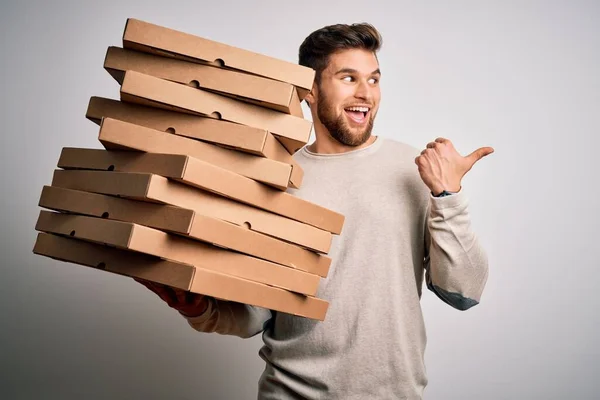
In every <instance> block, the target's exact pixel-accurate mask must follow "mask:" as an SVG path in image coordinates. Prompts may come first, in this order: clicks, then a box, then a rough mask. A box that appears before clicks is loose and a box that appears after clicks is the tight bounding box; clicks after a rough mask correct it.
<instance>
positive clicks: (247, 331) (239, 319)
mask: <svg viewBox="0 0 600 400" xmlns="http://www.w3.org/2000/svg"><path fill="white" fill-rule="evenodd" d="M134 280H135V281H137V282H139V283H141V284H142V285H144V286H145V287H146V288H148V289H150V291H152V292H154V293H155V294H156V295H158V297H160V298H161V299H162V300H163V301H164V302H165V303H167V305H168V306H169V307H171V308H173V309H175V310H177V311H178V312H179V314H181V315H182V316H183V317H184V318H185V319H187V321H188V323H189V324H190V326H191V327H192V328H194V329H195V330H197V331H200V332H206V333H212V332H216V333H219V334H222V335H232V336H238V337H241V338H249V337H252V336H254V335H256V334H258V333H259V332H261V331H262V330H263V329H264V327H265V325H266V323H267V322H268V321H269V320H270V319H271V317H272V314H271V310H268V309H265V308H261V307H254V306H249V305H245V304H241V303H236V302H232V301H225V300H217V299H215V298H213V297H210V296H204V295H201V294H198V293H192V292H188V291H185V290H182V289H177V288H173V287H169V286H166V285H163V284H160V283H156V282H151V281H147V280H144V279H139V278H134Z"/></svg>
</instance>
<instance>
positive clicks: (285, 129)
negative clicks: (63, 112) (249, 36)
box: [120, 71, 313, 154]
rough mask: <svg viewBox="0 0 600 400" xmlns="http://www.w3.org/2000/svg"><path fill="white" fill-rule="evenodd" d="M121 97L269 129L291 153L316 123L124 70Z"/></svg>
mask: <svg viewBox="0 0 600 400" xmlns="http://www.w3.org/2000/svg"><path fill="white" fill-rule="evenodd" d="M120 98H121V100H122V101H126V102H129V103H137V104H141V105H147V106H151V107H155V108H162V109H167V110H174V111H178V112H184V113H189V114H193V115H202V116H205V117H210V118H217V119H221V120H224V121H229V122H235V123H238V124H242V125H247V126H251V127H253V128H259V129H266V130H268V131H269V132H271V133H272V134H273V135H275V136H276V138H277V140H279V141H280V142H281V143H282V144H283V146H284V147H285V148H286V149H287V150H288V152H289V153H290V154H294V153H295V152H296V151H298V150H299V149H300V148H302V146H304V145H305V144H307V143H308V140H309V139H310V134H311V130H312V125H313V124H312V122H311V121H310V120H307V119H304V118H300V117H296V116H293V115H288V114H284V113H281V112H279V111H274V110H270V109H268V108H264V107H260V106H257V105H254V104H248V103H244V102H242V101H239V100H236V99H232V98H229V97H226V96H222V95H219V94H216V93H210V92H206V91H202V90H198V89H195V88H193V87H189V86H186V85H181V84H179V83H175V82H171V81H168V80H165V79H160V78H156V77H154V76H150V75H146V74H142V73H139V72H136V71H126V72H125V76H124V78H123V84H122V85H121V90H120Z"/></svg>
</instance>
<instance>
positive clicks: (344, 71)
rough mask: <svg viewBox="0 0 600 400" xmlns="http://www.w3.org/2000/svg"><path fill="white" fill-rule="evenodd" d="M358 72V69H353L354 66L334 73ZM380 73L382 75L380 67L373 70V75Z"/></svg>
mask: <svg viewBox="0 0 600 400" xmlns="http://www.w3.org/2000/svg"><path fill="white" fill-rule="evenodd" d="M356 73H358V71H357V70H355V69H353V68H342V69H340V70H339V71H337V72H336V73H335V74H334V75H339V74H356ZM376 74H379V75H381V70H380V69H379V68H377V69H376V70H375V71H373V72H371V75H376Z"/></svg>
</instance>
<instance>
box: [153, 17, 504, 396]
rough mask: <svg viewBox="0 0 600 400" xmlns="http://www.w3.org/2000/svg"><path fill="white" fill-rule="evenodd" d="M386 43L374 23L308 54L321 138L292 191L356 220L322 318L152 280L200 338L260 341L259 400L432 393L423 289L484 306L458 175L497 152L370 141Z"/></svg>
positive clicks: (316, 38) (480, 269) (315, 43)
mask: <svg viewBox="0 0 600 400" xmlns="http://www.w3.org/2000/svg"><path fill="white" fill-rule="evenodd" d="M380 46H381V37H380V35H379V33H378V32H377V30H376V29H375V28H374V27H372V26H371V25H368V24H354V25H341V24H339V25H333V26H328V27H324V28H322V29H320V30H317V31H315V32H313V33H312V34H311V35H310V36H308V37H307V38H306V40H305V41H304V43H302V45H301V47H300V52H299V53H300V64H302V65H306V66H308V67H311V68H313V69H315V70H316V78H315V83H314V86H313V90H312V91H311V93H310V94H309V95H308V96H307V97H306V101H307V102H308V104H309V106H310V110H311V113H312V117H313V122H314V128H315V135H316V140H315V142H314V143H312V144H311V145H310V146H307V147H304V148H303V149H301V150H300V151H298V152H297V153H296V155H295V159H296V160H297V161H298V163H299V164H300V165H301V166H302V168H303V169H304V171H305V178H304V183H303V185H302V188H300V189H298V190H290V192H293V193H294V194H295V195H297V196H299V197H301V198H304V199H307V200H309V201H311V202H315V203H317V204H320V205H322V206H324V207H327V208H330V209H332V210H335V211H338V212H340V213H342V214H343V215H345V217H346V220H345V223H344V228H343V231H342V234H341V235H340V236H336V237H334V240H333V244H332V247H331V251H330V253H329V255H330V256H331V257H332V259H333V263H332V265H331V268H330V272H329V275H328V277H327V278H324V279H323V280H322V281H321V285H320V289H319V292H318V297H320V298H323V299H325V300H327V301H329V302H330V306H329V309H328V312H327V317H326V319H325V321H323V322H319V321H314V320H310V319H306V318H301V317H295V316H292V315H288V314H284V313H277V312H272V311H270V310H265V309H261V308H258V307H252V306H247V305H243V304H238V303H232V302H225V301H217V300H215V299H212V298H208V297H204V296H200V295H194V296H190V294H189V293H187V294H186V293H185V292H182V291H173V290H172V289H169V288H166V287H164V286H160V285H155V284H151V283H148V282H143V283H144V284H145V285H146V286H147V287H149V288H150V289H151V290H153V291H155V292H156V293H157V294H159V295H160V296H161V298H163V299H164V300H165V301H166V302H167V303H168V304H169V305H170V306H171V307H173V308H175V309H177V310H179V312H180V313H181V314H182V315H184V316H185V317H186V318H187V319H188V321H189V323H190V325H191V326H192V327H194V328H195V329H197V330H199V331H202V332H218V333H220V334H226V335H236V336H239V337H243V338H247V337H251V336H254V335H256V334H258V333H260V332H263V340H264V346H263V348H262V349H261V351H260V356H261V357H262V358H263V359H264V360H265V362H266V367H265V370H264V373H263V375H262V377H261V380H260V383H259V396H258V397H259V399H278V400H281V399H344V400H352V399H360V400H364V399H392V398H393V399H400V398H402V399H405V398H407V399H416V398H421V396H422V394H423V390H424V388H425V386H426V384H427V377H426V374H425V367H424V350H425V344H426V335H425V328H424V323H423V317H422V313H421V308H420V303H419V300H420V297H421V288H422V283H423V280H424V279H425V281H426V285H427V287H428V288H429V289H430V290H431V291H433V292H434V293H435V294H436V295H437V296H438V297H439V298H441V299H442V300H443V301H445V302H446V303H448V304H450V305H451V306H453V307H455V308H457V309H460V310H466V309H468V308H470V307H472V306H474V305H476V304H477V303H478V302H479V299H480V296H481V293H482V291H483V288H484V285H485V283H486V280H487V276H488V266H487V258H486V254H485V252H484V250H483V249H482V248H481V246H480V244H479V243H478V241H477V238H476V237H475V235H474V234H473V232H472V231H471V230H470V221H469V215H468V212H467V199H466V198H465V195H464V193H463V192H462V187H461V179H462V177H463V176H464V175H465V174H466V172H467V171H469V170H470V169H471V167H472V166H473V164H474V163H475V162H476V161H477V160H479V159H480V158H482V157H483V156H485V155H488V154H490V153H491V152H493V149H491V148H481V149H479V150H477V151H475V152H473V153H472V154H471V155H469V156H467V157H461V156H460V155H459V154H458V153H457V151H456V150H455V149H454V147H453V145H452V143H451V142H450V141H449V140H446V139H443V138H438V139H436V140H435V141H433V142H430V143H428V144H427V146H426V148H425V149H424V150H423V151H421V152H420V151H419V150H418V149H416V148H414V147H412V146H409V145H407V144H404V143H401V142H397V141H393V140H390V139H384V138H381V137H377V136H374V135H372V128H373V122H374V120H375V116H376V115H377V110H378V108H379V102H380V97H381V93H380V87H379V80H380V77H381V71H380V69H379V63H378V60H377V52H378V51H379V49H380Z"/></svg>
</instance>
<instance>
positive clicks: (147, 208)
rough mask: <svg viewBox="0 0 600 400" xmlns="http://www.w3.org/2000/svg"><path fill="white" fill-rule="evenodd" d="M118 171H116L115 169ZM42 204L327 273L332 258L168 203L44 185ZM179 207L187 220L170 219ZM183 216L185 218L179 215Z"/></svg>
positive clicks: (292, 266)
mask: <svg viewBox="0 0 600 400" xmlns="http://www.w3.org/2000/svg"><path fill="white" fill-rule="evenodd" d="M113 174H116V173H113ZM39 205H40V206H41V207H44V208H49V209H51V210H56V211H64V212H71V213H77V214H82V215H87V216H95V217H102V218H108V219H114V220H117V221H123V222H131V223H134V224H138V225H143V226H148V227H150V228H156V229H161V230H168V231H171V232H174V233H179V234H182V235H188V237H189V238H191V239H196V240H201V241H204V242H208V243H212V244H215V245H217V246H222V247H225V248H228V249H231V250H235V251H238V252H240V253H244V254H248V255H251V256H254V257H257V258H262V259H264V260H267V261H271V262H275V263H278V264H281V265H284V266H287V267H290V268H296V269H299V270H302V271H306V272H310V273H313V274H316V275H319V276H322V277H326V276H327V273H328V271H329V266H330V264H331V259H330V258H329V257H326V256H322V255H319V254H316V253H313V252H311V251H308V250H306V249H303V248H301V247H298V246H294V245H292V244H290V243H287V242H284V241H281V240H277V239H275V238H273V237H270V236H267V235H263V234H260V233H257V232H254V231H251V230H249V229H246V228H245V227H241V226H238V225H235V224H232V223H229V222H226V221H223V220H221V219H217V218H212V217H210V216H205V215H202V214H200V213H198V214H196V215H194V212H193V211H190V210H187V209H183V208H178V207H171V206H167V205H159V204H151V203H144V202H140V201H135V200H128V199H121V198H116V197H112V196H107V195H101V194H95V193H89V192H83V191H78V190H71V189H65V188H60V187H52V186H45V187H44V189H43V191H42V195H41V197H40V202H39ZM176 211H180V213H181V214H184V216H185V217H187V218H185V219H184V221H185V222H187V223H186V224H176V222H178V221H177V219H175V220H171V219H170V217H171V215H173V214H175V215H176ZM180 219H182V218H180Z"/></svg>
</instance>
